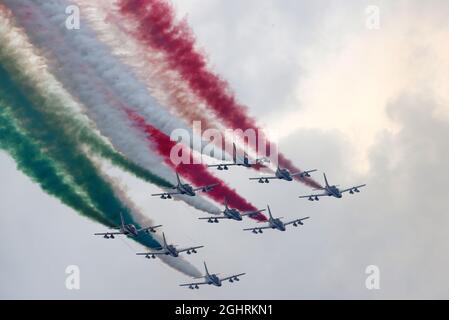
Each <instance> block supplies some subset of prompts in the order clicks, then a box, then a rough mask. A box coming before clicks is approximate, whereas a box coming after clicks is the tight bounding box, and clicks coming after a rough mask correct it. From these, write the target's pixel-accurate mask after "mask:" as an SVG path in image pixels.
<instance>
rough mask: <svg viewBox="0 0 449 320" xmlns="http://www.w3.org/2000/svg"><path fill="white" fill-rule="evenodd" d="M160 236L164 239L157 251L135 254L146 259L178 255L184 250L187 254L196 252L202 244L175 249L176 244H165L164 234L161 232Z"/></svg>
mask: <svg viewBox="0 0 449 320" xmlns="http://www.w3.org/2000/svg"><path fill="white" fill-rule="evenodd" d="M162 237H163V239H164V242H163V244H162V248H161V250H159V251H151V252H138V253H136V255H138V256H145V258H147V259H151V258H153V259H155V258H156V256H157V255H167V256H172V257H175V258H176V257H178V256H179V254H180V253H182V252H185V253H187V254H191V253H196V252H197V251H196V250H197V249H200V248H203V247H204V246H196V247H189V248H183V249H177V248H176V246H174V245H172V244H167V240H166V239H165V234H164V233H162Z"/></svg>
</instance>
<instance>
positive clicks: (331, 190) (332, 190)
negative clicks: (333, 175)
mask: <svg viewBox="0 0 449 320" xmlns="http://www.w3.org/2000/svg"><path fill="white" fill-rule="evenodd" d="M326 192H327V194H328V195H329V196H331V197H335V198H341V197H343V195H342V193H341V192H340V190H339V189H338V188H337V187H336V186H328V187H326Z"/></svg>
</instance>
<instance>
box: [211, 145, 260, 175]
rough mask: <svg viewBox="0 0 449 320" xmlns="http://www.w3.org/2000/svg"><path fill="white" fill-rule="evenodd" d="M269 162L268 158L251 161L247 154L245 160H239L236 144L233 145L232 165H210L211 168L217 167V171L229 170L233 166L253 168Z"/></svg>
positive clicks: (244, 154) (244, 155)
mask: <svg viewBox="0 0 449 320" xmlns="http://www.w3.org/2000/svg"><path fill="white" fill-rule="evenodd" d="M265 161H267V159H266V158H260V159H256V160H255V161H251V160H249V158H248V155H247V154H246V152H244V153H243V160H241V159H238V158H237V149H236V147H235V143H233V144H232V162H231V163H219V164H210V165H208V167H209V168H214V167H216V168H217V170H229V167H231V166H242V167H246V168H251V167H252V166H254V165H257V164H261V163H263V162H265Z"/></svg>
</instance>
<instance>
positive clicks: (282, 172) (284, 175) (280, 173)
mask: <svg viewBox="0 0 449 320" xmlns="http://www.w3.org/2000/svg"><path fill="white" fill-rule="evenodd" d="M276 177H278V178H279V179H281V180H286V181H292V180H293V178H292V176H291V175H290V172H289V171H288V170H287V169H278V170H277V171H276Z"/></svg>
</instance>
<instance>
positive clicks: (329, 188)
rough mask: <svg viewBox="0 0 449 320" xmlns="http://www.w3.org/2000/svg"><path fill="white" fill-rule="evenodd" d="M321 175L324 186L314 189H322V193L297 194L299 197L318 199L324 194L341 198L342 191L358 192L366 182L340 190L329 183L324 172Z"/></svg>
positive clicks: (311, 199) (310, 199)
mask: <svg viewBox="0 0 449 320" xmlns="http://www.w3.org/2000/svg"><path fill="white" fill-rule="evenodd" d="M323 176H324V181H325V183H326V185H325V186H324V188H320V189H316V190H323V191H324V193H320V194H310V195H306V196H299V197H300V198H307V199H308V200H309V201H318V200H320V197H325V196H329V197H335V198H341V197H343V193H344V192H349V193H350V194H354V193H359V192H360V190H359V189H360V188H362V187H364V186H366V184H361V185H358V186H355V187H350V188H346V189H343V190H340V189H339V188H338V187H337V186H335V185H329V183H328V181H327V177H326V174H325V173H323Z"/></svg>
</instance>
